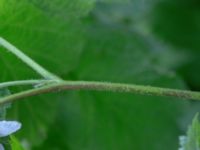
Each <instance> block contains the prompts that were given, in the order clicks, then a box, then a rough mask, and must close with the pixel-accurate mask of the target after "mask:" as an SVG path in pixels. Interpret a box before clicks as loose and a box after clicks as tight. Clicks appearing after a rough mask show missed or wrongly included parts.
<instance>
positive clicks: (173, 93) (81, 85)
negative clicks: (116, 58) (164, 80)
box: [0, 81, 200, 104]
mask: <svg viewBox="0 0 200 150" xmlns="http://www.w3.org/2000/svg"><path fill="white" fill-rule="evenodd" d="M64 90H66V91H68V90H96V91H112V92H127V93H133V94H142V95H154V96H168V97H177V98H182V99H191V100H200V92H192V91H185V90H175V89H168V88H159V87H151V86H141V85H131V84H120V83H108V82H92V81H91V82H90V81H62V82H58V83H55V84H50V85H47V86H44V87H41V88H36V89H32V90H27V91H23V92H20V93H17V94H13V95H10V96H7V97H4V98H1V99H0V104H4V103H8V102H12V101H16V100H20V99H22V98H26V97H30V96H34V95H39V94H43V93H49V92H56V91H64Z"/></svg>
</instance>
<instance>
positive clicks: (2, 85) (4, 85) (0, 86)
mask: <svg viewBox="0 0 200 150" xmlns="http://www.w3.org/2000/svg"><path fill="white" fill-rule="evenodd" d="M52 82H55V81H54V80H20V81H9V82H4V83H0V89H3V88H7V87H10V86H18V85H36V84H46V83H52Z"/></svg>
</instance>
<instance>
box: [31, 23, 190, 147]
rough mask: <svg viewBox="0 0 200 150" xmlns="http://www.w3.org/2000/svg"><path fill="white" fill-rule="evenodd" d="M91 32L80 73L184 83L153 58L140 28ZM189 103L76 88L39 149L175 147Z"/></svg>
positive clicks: (90, 76)
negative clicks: (180, 121)
mask: <svg viewBox="0 0 200 150" xmlns="http://www.w3.org/2000/svg"><path fill="white" fill-rule="evenodd" d="M87 33H88V43H87V45H86V47H85V51H84V53H83V55H82V58H81V61H80V65H79V67H78V69H77V70H76V72H74V76H76V77H77V79H80V80H100V81H113V82H127V83H137V84H145V85H158V86H163V87H165V86H166V87H176V88H184V84H183V82H182V80H180V79H179V78H178V77H177V76H176V75H175V74H174V73H173V72H171V71H169V70H165V69H163V68H162V69H161V68H160V65H159V62H154V60H155V57H158V56H156V54H155V53H154V52H153V51H151V50H150V49H149V47H148V45H146V44H144V42H143V39H140V37H138V36H137V34H134V33H132V32H128V31H124V30H122V29H120V28H110V27H108V26H104V25H101V24H92V25H90V26H89V29H88V32H87ZM159 57H160V55H159ZM187 104H188V103H187V102H186V101H179V100H177V99H172V98H159V97H149V96H138V95H132V94H116V93H107V92H106V93H104V92H102V93H99V92H73V93H70V94H69V96H68V98H67V99H63V102H62V103H61V104H60V109H59V110H60V113H58V115H57V117H56V118H57V119H56V121H55V123H54V125H52V127H51V129H50V130H49V135H48V138H47V140H46V141H45V143H44V144H43V145H42V146H41V147H37V148H35V150H40V149H45V148H47V149H49V150H54V149H69V150H80V149H82V150H102V149H104V150H124V149H126V150H132V149H138V150H146V149H148V150H160V149H162V150H169V149H170V150H173V149H174V150H175V149H177V147H178V140H177V137H178V135H179V126H178V123H177V119H178V118H179V117H181V115H182V114H183V112H184V111H185V110H186V108H187ZM55 137H59V140H55ZM163 145H165V146H163Z"/></svg>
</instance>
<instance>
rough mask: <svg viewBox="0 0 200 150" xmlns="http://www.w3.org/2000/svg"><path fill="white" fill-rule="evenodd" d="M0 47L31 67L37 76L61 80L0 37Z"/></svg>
mask: <svg viewBox="0 0 200 150" xmlns="http://www.w3.org/2000/svg"><path fill="white" fill-rule="evenodd" d="M0 46H3V47H4V48H6V49H7V50H8V51H9V52H11V53H13V54H14V55H15V56H17V57H18V58H19V59H20V60H22V61H23V62H24V63H25V64H27V65H28V66H29V67H31V68H32V69H33V70H35V71H36V72H37V73H38V74H40V75H41V76H42V77H44V78H45V79H54V80H58V81H59V80H61V79H60V78H59V77H57V76H56V75H54V74H52V73H50V72H49V71H48V70H46V69H45V68H43V67H42V66H41V65H39V64H38V63H36V62H35V61H34V60H32V59H31V58H30V57H28V56H27V55H25V54H24V53H23V52H22V51H21V50H19V49H18V48H16V47H15V46H14V45H12V44H11V43H9V42H8V41H6V40H5V39H3V38H2V37H0Z"/></svg>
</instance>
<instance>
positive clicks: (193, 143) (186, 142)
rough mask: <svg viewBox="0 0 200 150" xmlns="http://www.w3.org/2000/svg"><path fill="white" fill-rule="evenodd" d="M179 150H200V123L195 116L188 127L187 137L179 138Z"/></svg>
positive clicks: (197, 116)
mask: <svg viewBox="0 0 200 150" xmlns="http://www.w3.org/2000/svg"><path fill="white" fill-rule="evenodd" d="M180 145H181V148H180V150H199V149H200V122H199V115H198V114H197V115H196V116H195V117H194V119H193V121H192V125H191V126H190V127H189V129H188V132H187V136H181V137H180Z"/></svg>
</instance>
